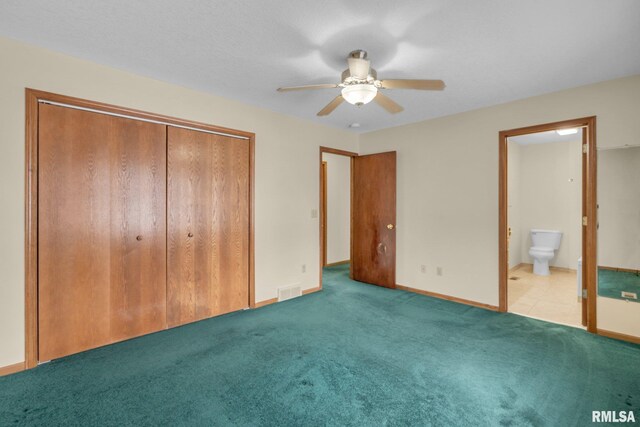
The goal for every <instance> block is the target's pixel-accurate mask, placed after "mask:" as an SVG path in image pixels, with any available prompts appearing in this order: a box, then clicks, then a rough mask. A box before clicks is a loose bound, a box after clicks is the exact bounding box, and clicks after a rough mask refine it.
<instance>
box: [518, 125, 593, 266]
mask: <svg viewBox="0 0 640 427" xmlns="http://www.w3.org/2000/svg"><path fill="white" fill-rule="evenodd" d="M576 138H577V139H576V140H575V141H565V142H555V143H553V142H550V143H544V144H528V145H518V144H516V143H514V142H509V146H508V150H509V151H516V154H515V155H514V158H513V161H514V162H513V163H511V162H509V196H511V195H512V194H513V193H516V194H517V198H516V200H517V202H518V204H517V205H516V207H515V209H514V207H510V212H509V214H510V215H509V222H510V223H511V221H513V223H514V224H517V231H516V230H515V229H513V235H512V245H511V248H512V251H513V252H517V253H518V254H517V255H516V254H514V255H513V256H512V255H511V253H510V258H512V257H513V259H520V260H521V261H520V262H525V263H529V264H532V263H533V258H532V257H531V256H529V249H530V248H531V246H532V245H533V244H532V242H531V230H532V229H534V228H542V229H546V230H560V231H562V242H561V243H560V249H559V250H558V251H557V252H556V256H555V257H554V258H553V259H552V260H551V262H550V263H549V264H550V265H552V266H555V267H563V268H570V269H572V270H576V269H577V267H578V258H580V256H581V255H582V229H581V221H582V136H581V135H580V134H579V135H578V136H577V137H576ZM509 157H510V159H509V160H510V161H511V154H510V156H509ZM516 159H517V160H516ZM514 202H515V201H514ZM509 205H511V202H509ZM511 211H513V212H511ZM516 234H517V236H516ZM514 236H515V238H514ZM516 244H519V245H520V246H519V247H518V246H516ZM510 252H511V251H510Z"/></svg>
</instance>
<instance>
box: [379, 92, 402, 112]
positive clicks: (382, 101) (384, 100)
mask: <svg viewBox="0 0 640 427" xmlns="http://www.w3.org/2000/svg"><path fill="white" fill-rule="evenodd" d="M373 100H374V101H376V102H377V103H378V105H380V106H381V107H382V108H384V109H385V110H387V111H388V112H390V113H391V114H396V113H399V112H400V111H402V110H404V108H402V106H400V105H399V104H398V103H397V102H396V101H394V100H393V99H391V98H389V97H388V96H387V95H384V94H382V92H380V91H378V94H377V95H376V97H375V98H373Z"/></svg>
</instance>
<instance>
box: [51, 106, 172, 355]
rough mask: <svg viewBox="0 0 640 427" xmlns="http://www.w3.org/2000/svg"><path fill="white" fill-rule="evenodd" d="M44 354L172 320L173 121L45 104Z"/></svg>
mask: <svg viewBox="0 0 640 427" xmlns="http://www.w3.org/2000/svg"><path fill="white" fill-rule="evenodd" d="M38 126H39V136H38V141H39V142H38V144H39V152H38V194H39V196H38V197H39V199H38V218H39V219H38V221H39V222H38V340H39V351H38V359H39V360H41V361H45V360H51V359H55V358H58V357H61V356H65V355H68V354H72V353H77V352H80V351H83V350H87V349H90V348H95V347H98V346H102V345H105V344H109V343H112V342H116V341H121V340H124V339H127V338H131V337H135V336H139V335H142V334H146V333H150V332H154V331H158V330H161V329H163V328H165V327H166V286H165V284H166V216H165V214H166V212H165V209H166V126H164V125H158V124H152V123H145V122H142V121H137V120H131V119H125V118H120V117H114V116H109V115H104V114H98V113H92V112H87V111H81V110H77V109H71V108H65V107H60V106H54V105H47V104H41V105H40V106H39V124H38Z"/></svg>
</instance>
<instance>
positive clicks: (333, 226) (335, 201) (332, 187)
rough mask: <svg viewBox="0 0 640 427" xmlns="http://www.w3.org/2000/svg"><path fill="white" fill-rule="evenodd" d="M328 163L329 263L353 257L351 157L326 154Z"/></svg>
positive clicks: (325, 157) (324, 158)
mask: <svg viewBox="0 0 640 427" xmlns="http://www.w3.org/2000/svg"><path fill="white" fill-rule="evenodd" d="M322 160H323V161H326V162H327V263H328V264H331V263H334V262H340V261H347V260H349V258H350V256H351V252H350V251H351V157H347V156H340V155H336V154H330V153H323V154H322Z"/></svg>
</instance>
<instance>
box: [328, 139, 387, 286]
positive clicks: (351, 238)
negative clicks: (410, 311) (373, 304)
mask: <svg viewBox="0 0 640 427" xmlns="http://www.w3.org/2000/svg"><path fill="white" fill-rule="evenodd" d="M345 158H346V159H348V160H349V161H348V163H346V162H345V160H346V159H345ZM332 161H334V162H342V164H343V167H342V169H343V171H342V173H341V175H342V179H341V180H338V182H337V184H336V182H333V183H332V165H331V163H332ZM325 162H326V163H325ZM345 164H348V165H349V173H348V180H347V176H346V175H347V174H346V173H345V171H344V170H345V169H346V168H345V167H344V165H345ZM318 166H319V172H320V180H319V181H320V191H319V196H320V200H319V206H320V225H319V231H320V251H319V255H320V256H319V258H320V260H319V261H320V269H319V271H320V274H319V276H320V287H322V279H323V268H325V267H329V268H335V267H336V266H341V268H343V269H346V265H347V264H348V270H349V277H350V278H351V279H352V280H355V281H359V282H363V283H368V284H373V285H378V286H383V287H388V288H395V287H396V285H395V263H396V237H395V226H396V223H395V222H396V152H395V151H393V152H386V153H375V154H368V155H362V156H360V155H358V154H357V153H353V152H350V151H344V150H338V149H334V148H328V147H320V156H319V165H318ZM338 169H339V168H336V169H333V171H334V172H336V171H337V170H338ZM338 173H339V174H340V172H338ZM333 178H335V176H334V177H333ZM332 187H333V188H332ZM332 191H333V195H332ZM336 193H339V194H336ZM347 196H348V197H347ZM332 200H333V202H332ZM336 200H337V201H336ZM340 200H341V201H340ZM332 203H333V207H332ZM347 204H348V205H349V209H345V205H347ZM341 206H342V207H341ZM333 208H338V210H337V211H335V212H332V209H333ZM334 214H335V215H334ZM332 217H333V218H334V219H333V220H332ZM335 218H339V219H335ZM332 221H333V224H332ZM340 223H342V224H343V225H342V226H340V225H339V224H340ZM336 224H338V226H337V227H336ZM332 227H334V228H335V229H333V228H332ZM347 248H348V250H347ZM342 274H346V270H345V271H344V272H342Z"/></svg>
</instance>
